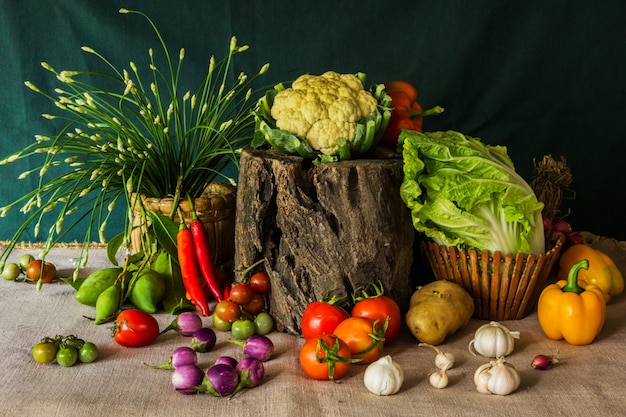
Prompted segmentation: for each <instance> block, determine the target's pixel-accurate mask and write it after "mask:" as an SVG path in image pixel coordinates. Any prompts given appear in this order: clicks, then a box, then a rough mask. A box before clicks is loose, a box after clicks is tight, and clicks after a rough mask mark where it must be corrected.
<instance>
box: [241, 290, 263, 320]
mask: <svg viewBox="0 0 626 417" xmlns="http://www.w3.org/2000/svg"><path fill="white" fill-rule="evenodd" d="M243 308H245V310H246V311H247V312H248V313H250V314H252V315H255V314H259V313H260V312H261V311H263V310H265V298H264V297H263V296H262V295H261V294H258V293H254V294H253V295H252V299H251V300H250V302H249V303H248V304H246V305H245V306H243Z"/></svg>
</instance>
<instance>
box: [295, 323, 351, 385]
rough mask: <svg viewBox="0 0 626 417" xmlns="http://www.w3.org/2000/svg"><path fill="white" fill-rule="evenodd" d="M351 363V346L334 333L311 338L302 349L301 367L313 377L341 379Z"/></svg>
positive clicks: (318, 378)
mask: <svg viewBox="0 0 626 417" xmlns="http://www.w3.org/2000/svg"><path fill="white" fill-rule="evenodd" d="M351 363H352V359H351V357H350V348H348V345H347V344H346V343H345V342H344V341H342V340H341V339H339V338H338V337H337V336H335V335H332V334H327V335H323V336H320V337H315V338H312V339H309V340H307V341H306V342H305V343H304V345H302V348H301V349H300V367H301V368H302V370H303V371H304V373H305V374H307V375H308V376H309V377H311V378H313V379H317V380H322V381H323V380H331V381H334V380H336V379H340V378H341V377H343V376H344V375H345V374H346V372H348V369H350V364H351Z"/></svg>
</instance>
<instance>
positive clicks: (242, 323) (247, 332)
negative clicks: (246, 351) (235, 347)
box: [230, 319, 254, 340]
mask: <svg viewBox="0 0 626 417" xmlns="http://www.w3.org/2000/svg"><path fill="white" fill-rule="evenodd" d="M230 331H231V332H232V334H233V337H234V338H235V339H237V340H246V339H248V338H249V337H250V336H252V335H253V334H254V322H253V321H252V320H250V319H238V320H235V321H234V322H233V325H232V327H231V329H230Z"/></svg>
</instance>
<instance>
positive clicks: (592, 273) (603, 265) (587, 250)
mask: <svg viewBox="0 0 626 417" xmlns="http://www.w3.org/2000/svg"><path fill="white" fill-rule="evenodd" d="M581 259H587V260H588V261H589V269H587V270H582V271H580V273H579V274H578V285H580V286H581V287H583V288H586V287H587V285H589V284H594V285H597V286H598V287H600V289H601V290H602V292H603V293H604V300H605V301H606V302H607V303H609V302H610V301H611V298H612V297H617V296H618V295H620V294H621V293H622V292H623V291H624V277H623V276H622V273H621V272H620V270H619V269H618V268H617V266H616V265H615V262H613V259H611V257H610V256H608V255H607V254H606V253H604V252H602V251H600V250H598V249H594V248H592V247H591V246H588V245H585V244H578V245H572V246H570V247H569V248H567V249H566V250H565V252H563V254H561V258H560V259H559V268H560V269H559V273H558V279H560V280H564V279H567V275H568V273H569V270H570V269H571V268H572V265H574V264H575V263H576V262H578V261H579V260H581Z"/></svg>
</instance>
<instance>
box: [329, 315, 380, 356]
mask: <svg viewBox="0 0 626 417" xmlns="http://www.w3.org/2000/svg"><path fill="white" fill-rule="evenodd" d="M384 323H385V322H381V321H380V320H376V321H374V320H372V319H370V318H367V317H348V318H347V319H345V320H344V321H342V322H341V323H339V325H338V326H337V327H336V328H335V331H334V332H333V334H334V335H335V336H337V337H338V338H339V339H341V340H343V341H344V342H346V344H347V345H348V348H349V349H350V353H351V357H352V359H360V361H359V362H357V363H359V364H369V363H372V362H374V361H375V360H377V359H379V358H380V357H381V356H382V353H383V340H384V337H385V325H384Z"/></svg>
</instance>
